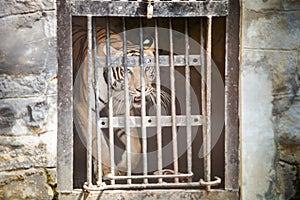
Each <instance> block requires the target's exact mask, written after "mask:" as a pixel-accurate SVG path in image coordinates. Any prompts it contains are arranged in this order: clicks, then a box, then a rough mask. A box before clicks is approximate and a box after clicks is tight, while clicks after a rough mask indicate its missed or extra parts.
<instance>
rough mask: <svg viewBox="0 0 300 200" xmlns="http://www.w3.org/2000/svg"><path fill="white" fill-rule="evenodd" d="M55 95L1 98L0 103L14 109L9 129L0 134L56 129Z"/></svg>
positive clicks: (32, 133)
mask: <svg viewBox="0 0 300 200" xmlns="http://www.w3.org/2000/svg"><path fill="white" fill-rule="evenodd" d="M56 101H57V98H56V96H45V97H31V98H14V99H1V100H0V105H6V106H7V107H10V108H12V109H14V110H15V113H14V117H13V118H11V121H12V122H11V124H13V125H11V126H10V127H9V129H2V130H0V135H7V136H17V135H40V134H43V133H45V132H49V131H56V130H57V127H56V126H57V116H56V115H57V111H56V109H57V108H56V105H57V104H56Z"/></svg>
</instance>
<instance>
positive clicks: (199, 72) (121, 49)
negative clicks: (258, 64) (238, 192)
mask: <svg viewBox="0 0 300 200" xmlns="http://www.w3.org/2000/svg"><path fill="white" fill-rule="evenodd" d="M62 4H63V3H62ZM168 4H169V5H171V4H172V5H173V6H174V7H173V9H174V10H171V9H166V8H168ZM194 4H195V5H198V6H199V5H200V7H196V6H193V5H194ZM145 5H146V3H145V4H144V3H143V2H131V3H130V2H118V1H116V2H110V1H106V2H98V1H92V2H86V3H83V2H80V1H75V4H73V5H72V6H73V7H72V6H70V7H72V9H71V13H72V15H69V18H67V19H65V20H66V21H63V20H62V19H61V21H59V22H58V24H59V25H62V24H65V25H66V26H67V27H70V28H71V30H72V32H69V35H68V34H67V35H68V36H66V35H64V36H61V38H63V37H67V39H68V40H67V42H65V43H64V45H65V47H70V48H72V49H73V57H72V58H71V57H70V56H68V55H71V53H70V52H68V51H67V52H65V54H66V56H61V57H59V59H60V60H59V63H63V64H61V65H60V71H62V72H64V73H61V74H60V77H61V78H62V77H64V76H66V77H68V78H69V79H67V80H66V81H67V85H66V86H67V87H66V86H64V85H63V84H62V79H60V83H59V93H60V94H63V93H67V95H61V96H60V97H59V100H58V101H59V102H61V104H60V108H59V113H63V112H64V111H67V112H65V113H64V114H63V116H62V117H61V119H64V120H62V121H60V122H59V123H60V125H59V130H60V133H63V134H64V135H63V136H59V137H61V138H62V139H63V140H64V141H67V140H69V139H71V140H72V141H73V138H72V137H74V149H73V150H66V148H63V147H58V151H59V150H60V148H61V149H62V150H66V152H70V154H71V155H72V153H73V152H74V154H73V155H74V158H72V159H70V160H68V159H66V158H64V156H65V157H66V156H67V155H69V154H66V155H63V156H59V158H58V162H59V160H61V161H62V162H63V163H67V165H68V166H72V168H73V169H74V175H72V177H70V176H69V175H67V179H69V180H70V179H71V180H72V181H71V183H73V184H74V185H73V184H72V185H71V186H70V184H67V185H68V186H67V187H66V186H61V188H67V190H70V189H71V190H72V189H73V188H82V187H83V188H84V189H85V190H87V191H94V190H96V191H99V190H106V189H145V188H205V189H206V190H211V187H213V188H225V189H226V188H232V187H231V186H232V185H236V183H237V181H236V180H234V179H233V178H228V177H229V176H228V171H229V173H231V170H235V169H237V168H234V167H233V168H230V169H228V168H226V167H227V166H228V165H230V166H231V165H232V166H233V165H234V164H231V163H229V162H228V158H227V157H226V154H225V152H227V151H228V149H231V148H234V147H233V146H232V145H231V144H230V142H229V141H228V140H229V139H228V137H229V136H228V135H230V134H231V135H233V134H235V133H234V131H233V133H231V132H230V134H227V133H226V131H227V130H230V128H229V129H228V128H227V126H229V125H232V124H234V123H236V120H232V118H233V117H232V116H230V114H228V110H226V109H227V108H229V107H230V106H229V107H228V106H227V105H228V103H231V102H230V101H232V102H233V103H236V100H232V99H230V98H229V97H228V95H229V92H230V91H232V90H230V88H231V86H230V85H227V84H229V82H228V81H231V75H228V72H229V71H230V70H229V69H228V63H227V62H228V61H229V60H230V59H228V58H227V56H228V55H226V53H228V52H226V51H225V50H228V44H229V42H228V38H229V36H228V35H230V34H228V32H226V31H225V29H226V27H225V25H226V23H227V24H228V22H227V21H226V20H228V19H227V18H228V17H226V16H227V15H228V10H227V1H218V2H211V1H201V2H194V3H193V2H185V3H180V2H159V1H158V2H154V3H153V2H152V3H151V6H153V10H154V11H153V13H150V14H149V13H148V14H146V15H147V17H148V19H147V18H144V16H146V15H145V13H147V9H146V6H145ZM147 5H148V6H149V5H150V4H149V3H148V4H147ZM162 5H164V6H162ZM176 5H177V6H176ZM208 5H209V6H211V7H210V8H208ZM159 6H161V7H159ZM218 6H219V7H218ZM62 7H63V6H62V5H60V6H59V8H62ZM66 7H67V6H66ZM188 7H189V9H187V10H184V9H182V8H188ZM104 8H108V9H104ZM129 8H131V9H129ZM133 8H134V9H133ZM176 8H178V9H177V10H176ZM148 9H149V8H148ZM151 9H152V8H151ZM151 9H150V10H151ZM133 11H134V12H133ZM59 12H61V13H64V12H66V13H67V14H70V13H69V11H66V10H64V11H61V10H60V11H59ZM148 12H149V10H148ZM152 14H153V18H151V15H152ZM142 16H143V17H142ZM190 16H193V18H189V17H190ZM150 18H151V19H150ZM68 20H69V21H68ZM71 22H72V23H71ZM218 26H221V27H222V28H220V27H218ZM59 41H60V39H59ZM220 41H221V42H220ZM62 46H63V45H62ZM214 61H216V64H215V63H214ZM70 64H71V65H70ZM64 66H66V68H68V67H67V66H73V68H72V69H70V68H68V69H70V70H69V71H68V72H69V73H70V72H72V70H73V76H72V77H70V76H69V75H67V74H66V73H67V70H65V71H64V69H63V67H64ZM235 69H236V68H235ZM99 77H101V78H99ZM228 77H230V79H229V78H228ZM235 78H236V77H235ZM71 80H72V81H71ZM234 80H237V79H234ZM70 81H71V84H70ZM224 83H225V85H224ZM235 86H236V85H235ZM228 91H229V92H228ZM70 92H71V95H70ZM68 95H69V96H68ZM234 95H236V93H233V96H234ZM64 97H68V99H73V100H74V104H72V105H71V104H70V103H72V101H69V102H68V101H66V100H65V99H63V98H64ZM65 107H68V108H67V109H63V108H65ZM234 111H235V112H236V110H234ZM70 112H71V113H73V112H74V116H73V115H72V114H71V113H70ZM66 116H69V117H70V119H73V118H74V120H71V121H74V128H73V129H74V135H73V130H72V131H69V130H68V131H65V130H64V128H66V127H67V126H69V128H70V122H66V119H67V118H68V117H66ZM224 117H225V119H224ZM235 118H236V117H235ZM224 120H225V122H229V120H231V121H230V123H227V124H226V123H225V126H224ZM236 124H237V123H236ZM71 127H72V126H71ZM231 130H233V129H232V128H231ZM226 134H227V135H226ZM64 136H65V137H64ZM237 138H238V137H237ZM235 140H236V139H235ZM61 143H62V142H61ZM69 144H70V143H69ZM233 144H234V145H235V143H233ZM80 145H82V146H81V147H80ZM85 149H86V150H85ZM230 151H231V150H230ZM82 152H85V153H84V154H83V153H82ZM232 154H233V155H235V156H236V157H237V156H238V155H236V154H234V153H232ZM73 159H74V162H73ZM170 160H171V161H170ZM83 163H86V164H83ZM58 168H59V170H60V171H61V172H65V170H64V167H63V166H62V165H61V166H59V167H58ZM82 172H83V173H82ZM58 174H60V173H58ZM231 174H235V173H231ZM58 179H59V180H58V182H59V183H61V184H63V183H64V182H66V180H64V179H65V178H62V177H58ZM232 180H233V181H232ZM224 181H226V182H227V183H225V182H224ZM230 185H231V186H230ZM236 188H237V187H236ZM65 190H66V189H65ZM65 190H62V189H61V191H65Z"/></svg>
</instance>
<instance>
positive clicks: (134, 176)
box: [107, 173, 194, 180]
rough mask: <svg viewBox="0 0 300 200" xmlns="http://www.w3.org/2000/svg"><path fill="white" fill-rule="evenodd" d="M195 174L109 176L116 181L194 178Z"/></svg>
mask: <svg viewBox="0 0 300 200" xmlns="http://www.w3.org/2000/svg"><path fill="white" fill-rule="evenodd" d="M193 175H194V174H193V173H188V174H169V175H133V176H111V175H108V176H107V178H108V179H114V180H126V179H128V178H131V179H157V178H189V177H192V176H193Z"/></svg>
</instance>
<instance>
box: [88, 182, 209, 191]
mask: <svg viewBox="0 0 300 200" xmlns="http://www.w3.org/2000/svg"><path fill="white" fill-rule="evenodd" d="M200 187H203V186H201V184H200V183H199V182H192V183H147V184H144V183H141V184H122V185H121V184H116V185H102V186H101V187H99V186H96V185H95V186H92V187H88V186H87V185H84V186H83V188H84V189H85V190H86V191H101V190H117V189H171V188H189V189H191V188H200Z"/></svg>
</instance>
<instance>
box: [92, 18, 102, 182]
mask: <svg viewBox="0 0 300 200" xmlns="http://www.w3.org/2000/svg"><path fill="white" fill-rule="evenodd" d="M92 25H93V27H92V28H93V48H94V49H93V50H94V51H93V53H94V55H93V64H94V91H95V110H96V114H95V115H96V119H94V120H95V128H96V145H97V164H98V166H94V167H97V168H98V170H97V171H98V174H97V184H101V183H102V164H101V163H102V151H101V148H102V145H101V138H102V131H101V130H100V128H99V126H98V123H97V121H98V119H99V118H100V110H99V106H100V105H99V104H100V102H99V88H98V77H99V73H98V67H96V59H95V58H96V55H97V30H96V19H95V18H93V24H92Z"/></svg>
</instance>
